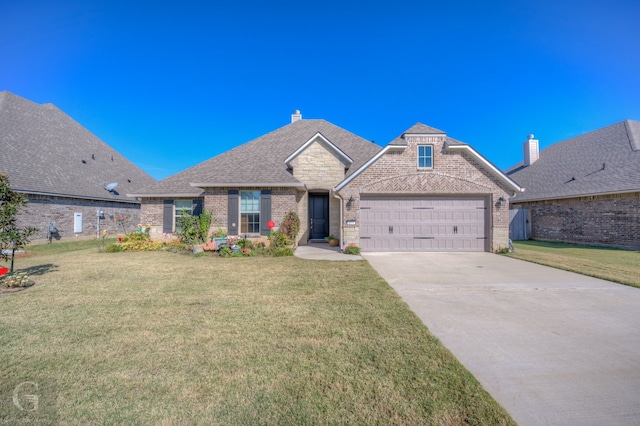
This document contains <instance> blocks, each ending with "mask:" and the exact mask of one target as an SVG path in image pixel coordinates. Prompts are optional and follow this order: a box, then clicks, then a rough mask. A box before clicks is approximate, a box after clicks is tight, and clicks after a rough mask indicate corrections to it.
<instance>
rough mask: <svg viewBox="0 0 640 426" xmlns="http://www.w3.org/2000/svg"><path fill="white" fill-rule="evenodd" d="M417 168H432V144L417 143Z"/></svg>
mask: <svg viewBox="0 0 640 426" xmlns="http://www.w3.org/2000/svg"><path fill="white" fill-rule="evenodd" d="M418 168H419V169H432V168H433V145H418Z"/></svg>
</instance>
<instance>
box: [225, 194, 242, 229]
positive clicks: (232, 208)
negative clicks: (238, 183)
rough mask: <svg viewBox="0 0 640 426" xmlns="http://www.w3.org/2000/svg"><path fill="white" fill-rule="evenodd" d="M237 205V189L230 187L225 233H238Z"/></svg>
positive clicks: (238, 213) (238, 216)
mask: <svg viewBox="0 0 640 426" xmlns="http://www.w3.org/2000/svg"><path fill="white" fill-rule="evenodd" d="M239 207H240V205H239V203H238V190H237V189H230V190H229V199H228V205H227V233H228V234H229V235H238V221H239V220H240V212H239V211H238V209H239Z"/></svg>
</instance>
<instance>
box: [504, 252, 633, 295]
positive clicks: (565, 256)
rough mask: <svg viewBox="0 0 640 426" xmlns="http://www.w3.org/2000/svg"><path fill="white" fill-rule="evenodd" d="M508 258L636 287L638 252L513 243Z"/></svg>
mask: <svg viewBox="0 0 640 426" xmlns="http://www.w3.org/2000/svg"><path fill="white" fill-rule="evenodd" d="M513 245H514V247H515V249H516V251H515V253H509V254H508V256H510V257H515V258H516V259H522V260H526V261H529V262H535V263H539V264H542V265H547V266H552V267H554V268H559V269H564V270H567V271H571V272H577V273H579V274H583V275H588V276H591V277H596V278H602V279H605V280H609V281H614V282H617V283H621V284H626V285H630V286H633V287H640V251H631V250H621V249H614V248H604V247H592V246H581V245H576V244H568V243H553V242H543V241H517V242H514V244H513Z"/></svg>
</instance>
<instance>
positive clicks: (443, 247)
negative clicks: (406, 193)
mask: <svg viewBox="0 0 640 426" xmlns="http://www.w3.org/2000/svg"><path fill="white" fill-rule="evenodd" d="M486 209H487V207H486V200H485V199H484V198H477V197H476V198H466V197H364V196H363V197H362V198H361V200H360V246H361V248H362V250H364V251H485V247H486V241H487V235H486V228H487V227H486V221H487V218H488V216H487V213H486V212H487V210H486Z"/></svg>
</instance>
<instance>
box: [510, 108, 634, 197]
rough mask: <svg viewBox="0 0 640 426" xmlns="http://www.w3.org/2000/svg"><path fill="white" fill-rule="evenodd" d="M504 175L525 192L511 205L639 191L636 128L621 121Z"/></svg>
mask: <svg viewBox="0 0 640 426" xmlns="http://www.w3.org/2000/svg"><path fill="white" fill-rule="evenodd" d="M507 175H509V177H511V178H512V179H513V180H515V181H516V182H518V183H519V184H520V185H521V186H523V187H525V188H526V191H525V192H524V193H521V194H518V195H517V196H516V197H515V198H513V199H512V202H521V201H532V200H545V199H557V198H570V197H580V196H587V195H598V194H607V193H616V192H630V191H640V122H638V121H634V120H626V121H621V122H620V123H616V124H613V125H611V126H607V127H604V128H602V129H598V130H594V131H592V132H589V133H585V134H584V135H581V136H577V137H574V138H571V139H567V140H565V141H563V142H559V143H556V144H554V145H551V146H549V147H548V148H546V149H544V150H543V151H541V152H540V159H539V160H538V161H536V162H534V163H533V164H532V165H530V166H529V167H524V165H523V163H520V164H517V165H515V166H514V167H512V168H511V169H510V170H508V171H507Z"/></svg>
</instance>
